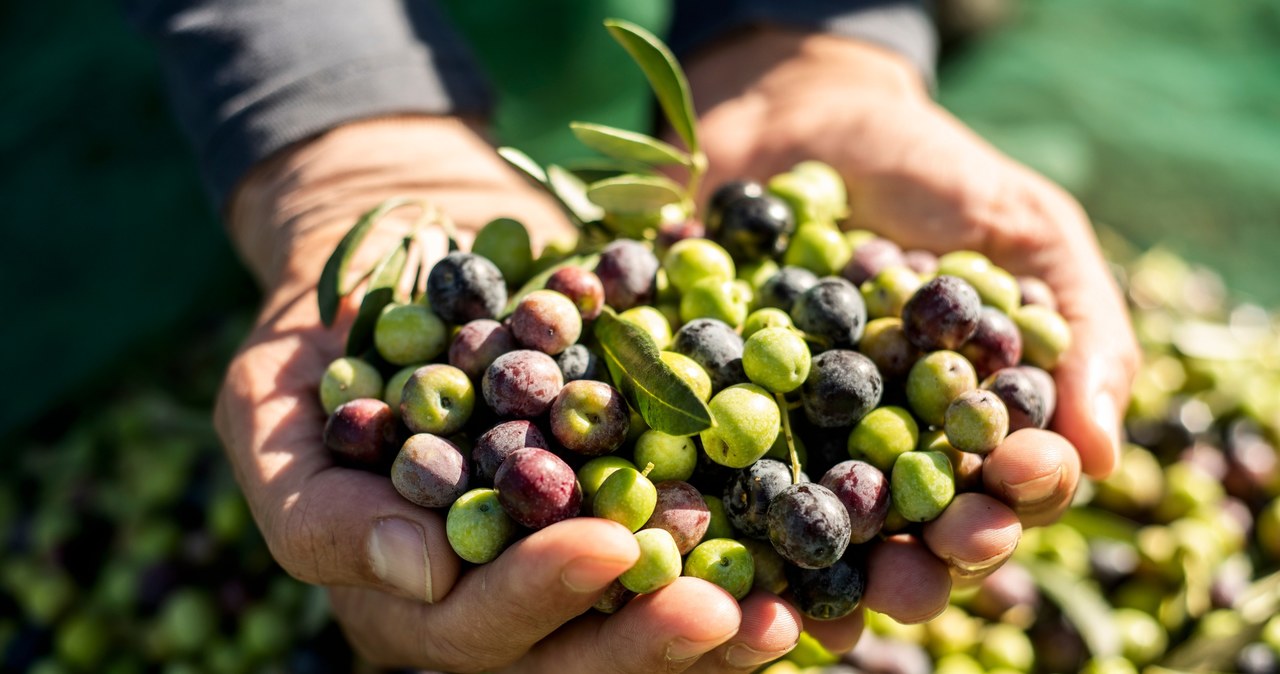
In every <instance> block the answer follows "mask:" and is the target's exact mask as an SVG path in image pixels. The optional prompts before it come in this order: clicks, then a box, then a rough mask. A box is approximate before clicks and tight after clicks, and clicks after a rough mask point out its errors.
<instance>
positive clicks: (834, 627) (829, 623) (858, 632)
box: [804, 606, 866, 653]
mask: <svg viewBox="0 0 1280 674" xmlns="http://www.w3.org/2000/svg"><path fill="white" fill-rule="evenodd" d="M865 618H866V612H865V611H863V609H862V607H861V606H859V607H858V609H857V610H855V611H854V612H853V613H850V614H849V615H847V616H845V617H843V618H837V619H836V620H813V619H812V618H805V619H804V631H806V632H808V633H809V636H812V637H813V638H814V639H817V640H818V641H819V642H820V643H821V644H822V646H823V648H826V649H827V650H828V651H831V652H832V653H847V652H849V651H851V650H853V647H854V646H856V645H857V644H858V639H860V638H862V629H863V627H864V626H865Z"/></svg>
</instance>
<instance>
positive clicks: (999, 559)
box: [942, 541, 1018, 578]
mask: <svg viewBox="0 0 1280 674" xmlns="http://www.w3.org/2000/svg"><path fill="white" fill-rule="evenodd" d="M1017 547H1018V542H1017V541H1014V542H1013V544H1012V545H1008V546H1005V548H1004V549H1003V550H1000V551H999V552H997V553H996V554H994V555H991V556H990V557H987V558H986V559H979V560H972V561H970V560H964V559H960V558H959V557H957V556H955V555H948V556H947V557H946V559H944V560H942V561H944V562H946V563H947V566H950V567H951V569H952V570H953V571H954V572H955V573H956V574H957V575H958V576H959V577H961V578H967V577H972V576H981V575H984V574H986V573H987V572H988V571H990V570H991V569H992V568H993V567H996V566H999V565H1001V564H1004V563H1005V561H1006V560H1008V559H1009V557H1010V555H1012V554H1013V551H1014V549H1015V548H1017Z"/></svg>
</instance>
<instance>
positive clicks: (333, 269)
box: [316, 198, 421, 325]
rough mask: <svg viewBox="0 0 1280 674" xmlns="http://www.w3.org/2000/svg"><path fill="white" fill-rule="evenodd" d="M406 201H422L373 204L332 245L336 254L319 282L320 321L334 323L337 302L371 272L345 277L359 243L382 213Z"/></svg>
mask: <svg viewBox="0 0 1280 674" xmlns="http://www.w3.org/2000/svg"><path fill="white" fill-rule="evenodd" d="M407 205H421V202H420V201H418V200H416V199H408V198H396V199H388V200H386V201H384V202H382V203H380V204H378V205H377V206H374V207H373V208H371V209H369V210H368V211H366V212H365V214H364V215H361V216H360V219H359V220H357V221H356V224H355V225H353V226H352V227H351V229H350V230H349V231H348V232H347V233H346V235H345V236H343V237H342V240H341V241H339V242H338V245H337V247H336V248H334V249H333V254H332V255H330V256H329V260H328V261H326V262H325V263H324V270H323V271H321V272H320V282H319V283H318V284H317V285H316V301H317V302H319V304H320V321H321V322H323V323H324V324H325V325H333V319H334V318H335V317H337V315H338V303H339V302H340V301H341V300H342V298H343V297H345V296H346V295H347V294H348V293H350V292H351V291H352V290H354V289H355V286H356V284H358V283H359V282H360V280H362V279H363V278H365V277H366V276H368V274H365V275H363V276H361V277H359V278H356V279H350V280H348V279H347V278H346V277H347V272H348V271H349V267H350V266H351V260H352V258H354V257H355V253H356V250H357V249H358V248H360V243H361V242H362V241H364V237H365V235H367V234H368V233H369V230H370V229H372V228H373V225H374V224H375V223H376V222H377V221H378V220H379V219H381V218H382V216H384V215H386V214H387V213H390V212H391V211H393V210H395V209H397V208H400V207H401V206H407Z"/></svg>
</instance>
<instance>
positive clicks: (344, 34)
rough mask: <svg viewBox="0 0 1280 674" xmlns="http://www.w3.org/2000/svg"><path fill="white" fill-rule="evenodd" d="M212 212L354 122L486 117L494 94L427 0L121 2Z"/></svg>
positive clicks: (170, 0) (136, 0)
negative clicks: (158, 68) (150, 48)
mask: <svg viewBox="0 0 1280 674" xmlns="http://www.w3.org/2000/svg"><path fill="white" fill-rule="evenodd" d="M126 4H127V5H128V11H129V16H130V19H131V20H132V21H133V23H134V24H135V25H136V26H138V27H139V28H140V29H141V30H142V31H143V32H144V33H146V35H147V36H148V37H149V38H150V39H151V40H152V41H153V42H154V44H155V45H156V47H157V49H158V51H159V56H160V61H161V64H162V67H163V69H164V74H165V78H166V79H167V80H168V89H169V92H170V95H171V98H172V99H173V106H174V108H175V111H176V114H177V117H178V120H179V122H180V124H181V125H182V127H183V129H184V130H185V131H186V133H187V135H188V136H189V137H190V139H191V141H192V143H193V144H194V146H195V149H196V152H197V154H198V159H199V163H200V166H201V168H202V170H203V172H204V176H205V181H206V184H207V185H208V188H209V191H210V192H211V193H212V196H213V199H214V202H215V204H216V205H218V206H219V207H221V206H222V205H223V204H224V202H225V200H226V199H227V197H228V196H230V194H231V191H232V190H233V189H234V188H235V186H236V183H237V182H238V181H239V180H240V178H241V177H242V176H243V175H244V174H245V172H246V171H248V169H249V168H250V167H251V166H253V165H254V163H256V162H257V161H259V160H261V159H263V158H265V157H267V156H268V155H270V154H271V153H273V152H275V151H277V150H279V149H281V148H283V147H285V146H286V145H289V144H290V143H293V142H295V141H299V140H302V139H304V138H307V137H308V136H311V135H314V134H316V133H319V132H322V131H325V130H326V129H329V128H332V127H334V126H336V125H338V124H341V123H343V122H346V121H351V120H355V119H361V118H368V117H375V116H379V115H386V114H394V113H427V114H441V113H452V114H459V113H478V114H484V113H487V112H488V111H489V110H490V109H491V108H492V105H493V96H492V93H491V92H490V90H489V87H488V85H487V84H486V82H485V80H484V78H483V77H482V75H481V71H480V68H479V66H478V64H477V62H476V61H475V59H474V58H473V57H472V55H471V54H470V53H469V52H468V50H467V48H466V46H465V44H464V43H463V41H462V40H461V39H460V37H459V36H458V34H457V33H455V32H454V31H453V29H452V27H451V26H450V25H449V23H448V19H447V18H446V17H445V15H444V13H443V12H442V11H441V10H440V9H439V8H438V7H437V6H436V4H435V3H434V2H432V1H430V0H267V1H264V0H129V1H128V2H127V3H126Z"/></svg>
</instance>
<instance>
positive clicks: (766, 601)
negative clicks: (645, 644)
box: [688, 591, 802, 674]
mask: <svg viewBox="0 0 1280 674" xmlns="http://www.w3.org/2000/svg"><path fill="white" fill-rule="evenodd" d="M738 605H739V607H740V608H741V610H742V623H741V625H740V626H739V628H738V633H737V634H736V635H734V637H733V638H732V639H730V640H729V641H728V643H725V644H724V645H722V646H720V647H719V648H717V649H715V650H714V651H712V652H710V653H708V654H707V655H705V656H703V657H702V658H700V659H699V660H698V664H696V665H694V666H693V667H691V668H690V669H689V670H688V671H689V672H698V673H699V674H702V673H704V672H750V671H753V670H754V669H755V668H757V667H759V666H760V665H763V664H764V663H766V662H772V661H774V660H777V659H778V658H780V657H782V656H784V655H786V654H787V653H788V652H790V651H791V649H792V648H795V645H796V641H798V640H799V639H800V629H801V625H802V620H801V616H800V612H799V611H797V610H796V609H795V607H793V606H792V605H791V604H789V603H787V602H785V601H783V600H782V599H779V598H778V596H777V595H775V594H770V593H768V592H760V591H756V592H752V593H751V594H748V595H747V596H746V597H743V599H742V601H740V602H739V604H738Z"/></svg>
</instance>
